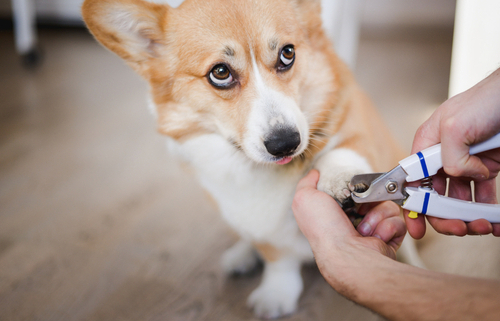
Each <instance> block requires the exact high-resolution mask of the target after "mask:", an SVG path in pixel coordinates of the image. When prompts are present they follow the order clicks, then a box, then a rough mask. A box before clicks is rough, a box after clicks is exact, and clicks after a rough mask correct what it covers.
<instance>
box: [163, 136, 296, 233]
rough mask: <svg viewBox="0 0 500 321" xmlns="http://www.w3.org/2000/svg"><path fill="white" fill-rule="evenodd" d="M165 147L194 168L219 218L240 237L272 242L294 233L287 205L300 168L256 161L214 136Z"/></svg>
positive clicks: (174, 143)
mask: <svg viewBox="0 0 500 321" xmlns="http://www.w3.org/2000/svg"><path fill="white" fill-rule="evenodd" d="M168 146H169V149H170V151H171V152H173V153H175V154H177V155H178V156H180V157H182V158H183V159H184V160H185V161H187V162H189V163H190V164H191V165H192V166H193V167H194V169H195V171H196V174H197V176H198V179H199V180H200V183H201V184H202V186H203V187H204V188H205V189H207V191H208V192H209V193H210V194H211V195H212V196H213V197H214V198H215V200H216V201H217V203H218V204H219V207H220V211H221V214H222V216H223V217H224V219H225V220H226V221H227V223H228V224H229V225H230V226H231V227H232V228H234V229H235V230H236V231H237V232H238V233H239V234H240V235H241V236H242V237H243V238H247V239H250V240H253V241H258V242H266V241H269V240H270V238H272V240H273V241H274V242H276V239H277V238H278V239H279V238H280V237H283V238H284V239H283V241H285V239H287V238H289V237H291V236H292V235H294V236H296V233H297V227H296V224H295V221H294V218H293V214H292V212H291V204H292V199H293V194H294V191H295V186H296V185H297V182H298V181H299V180H300V178H301V177H302V175H303V173H302V170H300V169H299V168H296V167H293V166H286V167H284V166H279V165H274V164H270V165H260V164H256V163H255V162H253V161H251V160H249V159H248V157H246V156H245V155H244V154H243V152H241V151H239V150H238V149H236V148H235V147H234V146H232V145H231V144H230V143H229V142H227V141H226V140H225V139H224V138H222V137H221V136H219V135H216V134H209V135H203V136H199V137H196V138H193V139H190V140H188V141H186V142H184V143H182V144H180V143H177V142H175V141H173V140H170V139H169V141H168ZM290 232H292V233H290Z"/></svg>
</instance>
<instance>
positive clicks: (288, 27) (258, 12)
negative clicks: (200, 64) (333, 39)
mask: <svg viewBox="0 0 500 321" xmlns="http://www.w3.org/2000/svg"><path fill="white" fill-rule="evenodd" d="M172 18H173V20H174V21H173V23H172V25H171V26H170V28H171V31H172V32H173V33H174V34H175V38H176V41H178V42H181V43H183V44H184V46H185V48H188V47H192V46H193V44H196V47H197V48H196V50H199V51H201V52H200V53H202V52H207V53H208V52H213V51H214V50H218V51H221V50H224V51H225V53H226V54H227V55H229V56H230V55H233V54H234V53H235V51H238V50H241V49H244V50H247V51H249V50H252V51H254V52H256V54H258V52H259V51H268V50H275V49H276V48H277V46H278V45H280V44H282V42H283V41H290V39H289V38H292V37H294V36H296V35H297V34H298V33H299V30H300V25H299V22H298V21H297V18H296V13H295V11H294V8H293V6H292V5H291V4H290V3H289V1H288V0H273V1H266V0H212V1H206V0H186V1H185V2H184V3H183V4H182V5H181V6H180V7H179V8H178V9H177V10H176V12H175V13H174V14H173V16H172Z"/></svg>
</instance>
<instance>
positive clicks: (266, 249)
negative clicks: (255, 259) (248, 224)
mask: <svg viewBox="0 0 500 321" xmlns="http://www.w3.org/2000/svg"><path fill="white" fill-rule="evenodd" d="M253 245H254V246H255V248H256V249H257V252H259V254H260V256H261V257H262V258H263V259H264V260H265V261H266V262H276V261H277V260H278V259H279V258H280V257H282V253H281V251H280V250H279V249H278V248H276V247H274V246H273V245H272V244H269V243H254V244H253Z"/></svg>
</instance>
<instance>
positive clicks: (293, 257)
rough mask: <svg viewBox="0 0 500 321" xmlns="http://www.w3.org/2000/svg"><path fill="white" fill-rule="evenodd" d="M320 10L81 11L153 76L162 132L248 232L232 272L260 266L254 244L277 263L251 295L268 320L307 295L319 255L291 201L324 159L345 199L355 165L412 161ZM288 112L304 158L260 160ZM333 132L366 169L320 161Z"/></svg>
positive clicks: (286, 6) (116, 0) (233, 253)
mask: <svg viewBox="0 0 500 321" xmlns="http://www.w3.org/2000/svg"><path fill="white" fill-rule="evenodd" d="M320 11H321V6H320V0H272V1H271V0H210V1H209V0H186V1H185V2H183V3H182V4H181V5H180V6H179V7H178V8H176V9H173V8H171V7H169V6H168V5H160V4H152V3H147V2H144V1H141V0H85V3H84V5H83V7H82V12H83V17H84V20H85V22H86V23H87V26H88V27H89V29H90V31H91V32H92V34H93V35H94V36H95V37H96V39H97V40H98V41H99V42H101V43H102V44H103V45H104V46H105V47H107V48H108V49H109V50H111V51H113V52H115V53H116V54H118V55H119V56H120V57H121V58H123V59H124V60H125V61H126V62H127V63H128V64H129V65H130V66H131V67H132V68H134V69H135V70H136V71H137V72H138V73H139V74H140V75H141V76H142V77H143V78H144V79H146V80H147V81H148V83H149V85H150V89H151V97H152V99H153V102H154V106H155V108H156V113H157V115H158V117H157V120H158V130H159V131H160V132H161V133H162V134H165V135H167V136H169V137H171V138H173V139H174V140H176V142H177V145H179V146H181V145H182V146H183V147H185V146H184V145H187V147H185V149H182V148H181V149H182V152H186V153H188V154H189V155H190V157H191V160H192V161H193V162H194V163H195V165H197V166H198V170H199V173H202V174H203V175H205V176H203V177H204V178H205V181H203V180H200V181H203V182H204V183H205V184H206V185H205V188H207V189H211V193H213V196H214V199H215V200H216V203H218V204H220V206H219V208H220V209H221V213H222V215H223V217H224V218H225V220H226V221H227V222H228V224H230V225H231V226H232V227H233V228H234V229H235V230H236V231H238V233H239V234H240V236H241V237H242V239H241V240H240V241H239V242H238V243H236V244H235V245H234V246H233V247H232V248H231V249H229V250H228V251H226V253H225V254H224V255H223V259H222V265H223V268H224V269H225V270H227V271H228V272H231V271H237V272H242V271H243V272H244V271H248V270H250V269H251V268H252V267H253V266H254V265H255V264H256V263H257V260H258V259H257V256H256V254H255V249H257V251H258V252H259V254H260V255H261V257H262V258H263V259H264V261H265V264H266V267H270V268H269V269H267V268H265V271H264V277H263V281H262V283H261V285H260V286H259V287H258V288H257V289H256V290H255V291H253V292H252V294H251V295H250V297H249V299H248V304H249V306H251V307H253V308H254V310H255V311H256V313H257V314H258V315H259V316H264V317H279V316H282V315H284V314H289V313H292V312H293V311H295V309H296V303H297V300H298V298H299V296H300V293H301V291H302V279H301V277H300V264H301V263H302V262H304V261H307V260H310V259H312V253H311V250H310V247H309V245H308V243H307V241H306V240H305V238H304V237H303V236H302V235H301V233H300V231H299V229H298V227H297V225H296V223H295V221H294V220H293V217H292V213H291V211H290V205H291V204H290V203H291V197H292V195H293V190H294V186H295V184H296V183H297V182H298V180H299V179H300V177H301V176H302V175H304V174H305V172H306V171H307V170H308V169H309V168H311V167H312V166H313V165H314V164H313V161H315V162H316V164H317V163H320V162H321V160H322V159H323V163H324V164H325V163H326V166H323V167H322V169H321V170H323V172H321V170H320V172H321V178H323V180H324V181H327V182H333V183H332V184H330V187H331V190H330V191H329V192H328V191H327V192H328V193H329V194H330V195H332V196H334V197H336V198H337V199H338V200H339V201H341V200H340V199H339V197H337V195H340V197H344V198H345V197H346V195H345V193H344V191H343V189H345V188H347V186H344V185H345V181H346V180H347V181H348V180H349V179H350V177H352V175H354V174H356V173H358V172H355V171H356V170H364V171H368V170H369V169H367V168H368V167H371V168H373V170H375V171H387V170H389V169H390V168H392V167H393V166H394V165H395V164H396V163H397V161H398V160H399V159H401V158H402V156H403V155H402V153H401V151H400V150H399V148H398V147H397V144H396V143H395V142H394V140H393V139H392V138H391V135H390V134H389V132H388V130H387V129H386V127H385V126H384V124H383V122H382V121H381V118H380V117H379V115H378V114H377V112H376V110H375V109H374V108H373V106H372V105H371V103H370V102H369V101H368V99H367V98H366V97H365V95H364V94H363V93H362V92H361V90H360V89H359V88H358V86H357V84H356V82H355V81H354V79H353V76H352V75H351V73H350V71H349V70H348V69H347V67H346V66H345V65H344V63H343V62H342V61H341V60H340V59H339V58H338V57H337V55H336V54H335V53H334V51H333V49H332V45H331V43H330V41H329V40H328V38H327V37H326V35H325V33H324V31H323V29H322V23H321V16H320ZM287 45H293V46H294V48H295V52H296V55H295V60H294V65H293V66H292V68H290V69H288V70H287V71H286V72H280V71H279V70H278V68H277V66H278V63H279V56H280V50H281V49H282V48H283V47H285V46H287ZM220 63H225V64H226V65H229V66H230V69H231V74H233V76H234V77H235V79H237V82H236V83H235V85H234V86H231V87H230V88H226V89H220V88H215V86H213V85H212V84H211V83H210V82H209V73H210V71H211V70H212V68H213V67H214V66H216V65H217V64H220ZM262 97H264V98H262ZM258 98H262V99H267V100H266V101H265V103H263V102H262V101H260V100H259V99H258ZM273 104H276V105H279V106H278V107H279V108H277V107H276V108H275V106H272V105H273ZM256 105H258V106H257V107H256ZM270 105H271V106H270ZM271 107H272V108H271ZM273 108H274V109H273ZM268 109H271V111H272V112H273V113H278V111H279V112H280V113H281V114H279V115H276V116H275V115H274V114H272V113H271V112H270V111H269V110H268ZM266 112H267V114H266ZM256 114H257V116H255V115H256ZM263 115H264V116H263ZM270 115H271V116H270ZM283 115H287V117H288V118H290V119H293V118H294V117H295V118H296V119H294V120H293V121H294V122H295V123H293V124H292V125H294V126H297V128H299V126H301V127H300V128H301V129H302V131H303V133H300V135H301V144H302V146H301V149H299V148H297V149H296V150H295V152H294V153H296V154H294V155H293V156H296V157H294V158H293V160H292V161H291V162H290V163H288V164H287V165H282V166H281V167H279V165H276V164H272V163H270V161H269V160H266V158H265V157H264V156H262V155H257V156H255V155H256V154H258V153H265V152H266V151H264V152H262V151H261V149H262V150H264V148H267V146H266V147H264V145H265V142H264V140H265V139H266V138H265V137H263V136H266V135H268V133H269V131H268V132H265V131H259V130H258V129H261V128H264V127H265V126H267V125H268V124H269V127H270V128H272V127H273V126H274V125H272V124H271V121H274V119H278V116H283ZM290 115H292V116H290ZM259 117H260V118H259ZM266 117H267V118H266ZM273 117H274V118H273ZM249 120H252V121H249ZM276 121H278V120H276ZM288 121H289V123H292V121H290V120H288ZM266 122H267V123H266ZM282 122H283V123H284V121H282ZM288 125H289V124H288ZM255 128H257V129H255ZM300 128H299V129H300ZM266 129H267V127H266ZM307 130H309V133H308V132H307ZM206 134H209V135H206ZM212 134H214V135H212ZM287 134H288V133H287ZM292 134H293V133H292ZM249 137H250V138H251V139H249ZM332 137H335V138H336V139H338V142H337V143H338V144H337V145H336V146H335V148H339V147H340V148H342V147H343V148H345V149H346V150H350V151H348V153H347V154H349V153H350V154H349V155H351V156H348V157H347V158H349V157H351V158H352V159H355V160H356V161H358V164H362V165H357V166H358V167H359V168H349V169H348V170H346V169H345V167H349V166H350V165H351V164H350V163H349V162H350V160H351V159H345V157H344V156H339V158H341V159H340V160H339V163H340V165H338V167H336V168H335V167H333V166H332V165H331V163H332V162H331V160H332V159H331V158H328V157H327V156H328V155H326V156H325V154H323V153H321V154H320V152H323V151H324V149H325V146H327V144H329V141H330V140H331V139H332ZM307 138H308V139H309V140H307ZM197 139H198V140H197ZM252 139H253V140H252ZM256 141H257V142H258V143H256ZM190 142H194V143H193V144H194V145H189V143H190ZM200 142H201V143H200ZM206 142H210V143H208V144H207V143H206ZM303 142H309V143H308V145H307V144H305V143H304V144H303ZM183 144H184V145H183ZM197 144H198V145H197ZM252 144H253V145H252ZM259 144H260V145H259ZM221 145H222V146H223V147H220V146H221ZM193 146H194V147H193ZM248 146H250V147H251V148H248ZM255 146H257V147H255ZM328 146H330V147H329V148H332V147H331V145H328ZM217 148H218V149H217ZM245 148H246V149H245ZM252 148H253V149H252ZM259 148H260V149H259ZM304 148H305V151H304V152H302V151H303V150H304ZM200 150H204V151H205V154H203V156H202V157H199V155H198V154H199V153H200ZM214 151H215V152H214ZM217 151H219V152H220V151H222V152H223V153H226V154H225V156H224V157H226V158H224V159H223V160H225V161H226V162H219V160H220V159H221V158H220V157H217V155H215V154H216V152H217ZM340 151H341V152H342V151H344V150H340ZM352 151H354V152H352ZM301 152H302V154H300V155H298V154H299V153H301ZM326 152H327V153H326V154H328V152H331V153H330V154H329V155H330V156H332V157H335V154H334V153H333V152H332V151H326ZM353 154H354V156H352V155H353ZM214 155H215V156H216V157H214ZM252 157H253V158H252ZM259 157H260V158H259ZM207 158H208V159H210V160H211V162H207ZM318 159H319V160H318ZM360 159H361V160H360ZM252 160H255V161H256V162H257V163H258V165H256V164H255V163H251V161H252ZM365 160H367V161H368V163H369V165H367V164H366V161H365ZM274 161H275V162H278V163H279V161H280V160H274ZM259 162H261V163H262V162H269V163H265V164H266V165H264V166H262V164H261V163H259ZM207 164H208V165H207ZM221 164H222V165H221ZM226 164H229V165H227V166H226ZM248 164H251V165H248ZM247 165H248V166H247ZM214 166H215V167H216V168H214ZM335 166H337V165H335ZM342 166H344V167H342ZM361 167H363V169H361ZM339 169H340V170H339ZM351 171H353V172H351ZM332 174H334V175H333V176H332ZM337 174H342V175H344V176H345V177H340V178H339V177H337V178H335V175H337ZM200 175H201V174H200ZM328 175H330V176H328ZM221 177H222V178H221ZM331 177H334V178H335V179H331ZM321 178H320V183H321ZM209 179H211V181H210V182H209ZM254 179H255V181H254ZM257 180H258V181H257ZM318 188H319V189H320V186H318ZM339 190H340V194H339ZM228 194H231V195H232V197H231V198H229V197H228V196H227V195H228ZM249 201H250V202H249ZM243 204H245V205H243ZM252 245H253V246H252ZM282 272H283V273H282Z"/></svg>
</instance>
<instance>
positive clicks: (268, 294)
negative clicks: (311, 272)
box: [247, 269, 303, 319]
mask: <svg viewBox="0 0 500 321" xmlns="http://www.w3.org/2000/svg"><path fill="white" fill-rule="evenodd" d="M275 271H276V273H272V275H271V273H269V274H268V273H266V272H269V270H267V271H264V279H263V281H262V283H261V284H260V285H259V287H258V288H256V289H255V290H254V291H253V292H252V293H251V294H250V296H249V297H248V300H247V305H248V307H249V308H252V309H253V312H254V313H255V315H256V316H258V317H260V318H265V319H275V318H279V317H282V316H286V315H289V314H292V313H294V312H295V311H296V310H297V303H298V300H299V297H300V294H301V293H302V288H303V284H302V277H301V276H300V269H299V270H297V271H295V270H293V271H292V270H290V269H287V270H281V271H277V270H275Z"/></svg>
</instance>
